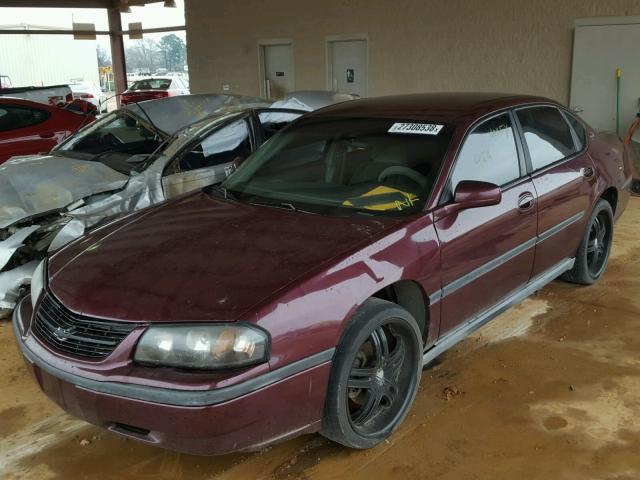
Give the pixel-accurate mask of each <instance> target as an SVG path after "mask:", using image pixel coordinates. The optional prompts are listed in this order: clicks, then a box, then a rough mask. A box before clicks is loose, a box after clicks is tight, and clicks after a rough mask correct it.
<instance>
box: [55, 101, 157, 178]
mask: <svg viewBox="0 0 640 480" xmlns="http://www.w3.org/2000/svg"><path fill="white" fill-rule="evenodd" d="M164 139H165V135H164V134H160V133H158V132H157V131H156V130H154V129H153V128H152V127H151V126H150V125H149V124H148V123H147V122H144V121H142V120H141V119H139V118H138V117H136V116H135V115H133V114H132V113H131V112H129V111H128V110H118V111H116V112H113V113H111V114H109V115H107V116H106V117H104V118H102V119H100V120H98V121H96V122H95V123H93V124H92V125H91V126H90V127H88V128H87V129H85V130H83V131H82V132H80V133H79V134H77V135H74V136H72V137H71V138H70V139H69V140H68V141H66V142H65V143H63V144H61V145H60V146H59V147H58V148H56V149H55V150H54V153H58V154H63V155H66V156H71V157H75V158H79V159H82V160H92V161H99V162H102V163H104V164H105V165H107V166H108V167H111V168H113V169H114V170H117V171H119V172H121V173H124V174H127V175H128V174H129V173H131V170H132V169H134V167H136V165H138V164H140V163H141V162H143V161H144V160H145V159H146V158H147V157H148V156H149V155H151V154H152V153H154V152H155V151H156V150H157V149H158V147H159V146H160V145H161V144H162V142H163V141H164Z"/></svg>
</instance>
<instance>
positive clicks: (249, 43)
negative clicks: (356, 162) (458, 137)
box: [185, 0, 640, 103]
mask: <svg viewBox="0 0 640 480" xmlns="http://www.w3.org/2000/svg"><path fill="white" fill-rule="evenodd" d="M639 14H640V1H638V0H529V1H524V0H482V1H480V0H446V1H443V0H270V1H269V2H264V1H263V0H236V1H235V2H226V1H225V2H223V1H220V0H186V6H185V16H186V25H187V40H188V42H187V44H188V58H189V69H190V75H191V90H192V91H193V92H211V91H221V90H222V85H224V84H227V85H230V86H231V91H232V92H234V93H242V94H248V95H258V94H259V93H260V88H259V73H258V47H257V42H258V41H259V40H266V39H273V38H290V39H292V40H293V49H294V62H295V81H296V89H297V90H305V89H326V87H327V85H326V58H325V57H326V51H325V37H326V36H331V35H344V34H367V35H368V38H369V95H370V96H378V95H386V94H394V93H410V92H424V91H455V90H479V91H510V92H518V93H531V94H540V95H544V96H548V97H551V98H554V99H557V100H559V101H561V102H563V103H567V102H568V99H569V86H570V76H571V57H572V45H573V25H574V20H575V19H577V18H584V17H600V16H623V15H639Z"/></svg>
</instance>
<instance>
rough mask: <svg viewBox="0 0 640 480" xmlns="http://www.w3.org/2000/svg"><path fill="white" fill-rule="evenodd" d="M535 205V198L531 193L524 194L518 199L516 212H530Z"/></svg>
mask: <svg viewBox="0 0 640 480" xmlns="http://www.w3.org/2000/svg"><path fill="white" fill-rule="evenodd" d="M535 203H536V197H534V196H533V193H531V192H525V193H523V194H522V195H520V197H519V198H518V210H520V211H522V212H526V211H528V210H531V209H532V208H533V206H534V205H535Z"/></svg>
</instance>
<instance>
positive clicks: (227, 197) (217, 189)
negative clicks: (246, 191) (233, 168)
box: [203, 185, 238, 202]
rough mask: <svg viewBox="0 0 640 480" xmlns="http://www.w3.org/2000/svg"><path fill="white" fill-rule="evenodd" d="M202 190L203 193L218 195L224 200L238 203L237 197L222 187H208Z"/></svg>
mask: <svg viewBox="0 0 640 480" xmlns="http://www.w3.org/2000/svg"><path fill="white" fill-rule="evenodd" d="M203 190H204V192H205V193H213V192H216V193H220V194H222V196H223V197H224V199H225V200H235V201H236V202H237V201H238V197H237V196H236V195H235V194H233V193H232V192H231V191H230V190H228V189H227V188H225V187H223V186H222V185H210V186H208V187H205V188H204V189H203Z"/></svg>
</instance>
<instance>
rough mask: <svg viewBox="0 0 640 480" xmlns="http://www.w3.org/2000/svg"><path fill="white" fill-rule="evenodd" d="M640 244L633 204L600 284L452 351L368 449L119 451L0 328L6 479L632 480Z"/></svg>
mask: <svg viewBox="0 0 640 480" xmlns="http://www.w3.org/2000/svg"><path fill="white" fill-rule="evenodd" d="M639 234H640V199H634V200H632V202H631V204H630V205H629V208H628V210H627V212H626V213H625V215H624V217H623V218H622V220H621V221H620V222H619V223H618V225H617V230H616V234H615V235H616V237H615V246H614V250H613V253H612V259H611V263H610V265H609V270H608V272H607V273H606V275H605V277H604V278H603V279H602V281H601V282H600V283H599V284H598V285H596V286H593V287H576V286H573V285H569V284H566V283H563V282H560V281H556V282H554V283H553V284H552V285H550V286H549V287H547V288H545V289H544V290H543V291H541V292H539V293H538V294H537V295H535V296H534V297H532V298H530V299H528V300H526V301H525V302H523V303H522V304H521V305H519V306H517V307H515V308H514V309H512V310H511V311H509V312H507V313H506V314H504V315H502V316H501V317H499V318H498V319H496V320H494V321H493V322H492V323H491V324H490V325H488V326H487V327H485V328H484V329H482V330H480V331H479V333H477V334H476V335H474V336H473V337H471V338H469V339H467V340H466V341H465V342H464V343H462V344H460V345H459V346H458V347H457V348H455V349H453V350H452V351H450V352H448V353H447V354H446V355H445V356H444V357H443V358H442V359H441V361H440V362H439V363H438V364H437V365H435V366H432V367H430V368H428V369H426V370H425V371H424V374H423V377H422V385H421V388H420V392H419V394H418V397H417V399H416V402H415V404H414V406H413V409H412V411H411V413H410V415H409V417H408V418H407V420H406V421H405V423H404V425H403V426H402V427H401V428H400V429H399V430H398V431H397V432H396V433H395V434H394V435H393V436H392V438H391V439H390V440H389V441H388V442H387V443H384V444H382V445H380V446H379V447H377V448H375V449H373V450H370V451H350V450H347V449H345V448H342V447H340V446H337V445H334V444H332V443H330V442H328V441H326V440H324V439H323V438H322V437H320V436H319V435H314V436H306V437H301V438H298V439H295V440H292V441H289V442H286V443H284V444H281V445H277V446H274V447H272V448H269V449H267V450H266V451H264V452H261V453H256V454H237V455H228V456H224V457H212V458H204V457H192V456H188V455H182V454H175V453H171V452H167V451H163V450H160V449H158V448H155V447H151V446H146V445H142V444H138V443H136V442H133V441H130V440H126V439H122V438H120V437H117V436H115V435H114V434H111V433H109V432H104V431H101V430H99V429H97V428H94V427H92V426H89V425H87V424H85V423H83V422H80V421H77V420H75V419H73V418H71V417H69V416H68V415H66V414H65V413H63V412H62V411H60V410H59V409H58V408H57V407H56V406H55V405H54V404H52V403H51V402H50V401H49V400H47V399H46V398H45V397H44V396H43V395H42V394H41V393H40V392H39V391H38V389H37V388H36V384H35V383H34V382H33V381H32V379H31V378H30V377H29V376H28V375H27V371H26V370H25V367H24V366H23V364H22V360H21V359H20V358H19V355H18V351H17V349H16V347H15V344H14V340H13V338H12V332H11V326H10V324H9V323H7V322H3V323H0V379H1V380H0V385H1V386H0V478H2V479H3V480H13V479H18V478H28V479H50V478H56V479H58V478H60V479H62V478H65V479H71V478H72V479H85V478H86V479H118V480H125V479H132V478H136V479H177V478H188V479H190V480H200V479H203V480H204V479H258V478H259V479H276V480H277V479H285V478H304V479H318V480H319V479H331V478H349V479H365V480H372V479H378V478H385V479H386V478H402V479H418V478H419V479H442V480H449V479H451V480H453V479H455V480H466V479H478V480H481V479H492V480H495V479H544V480H549V479H553V480H565V479H580V480H584V479H607V480H614V479H616V480H623V479H625V480H626V479H629V480H631V479H638V478H640V420H638V419H640V356H639V355H638V353H639V352H640V322H639V321H640V277H639V276H638V275H637V271H638V268H639V267H640V256H639V254H640V238H638V235H639ZM256 408H259V407H256Z"/></svg>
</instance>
